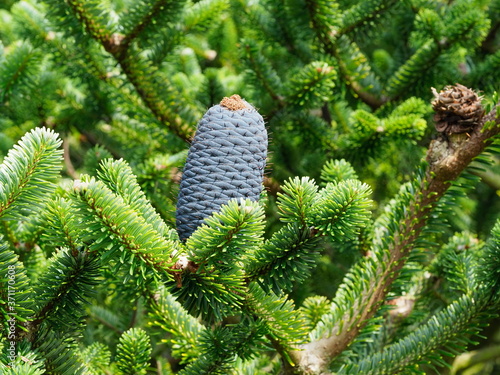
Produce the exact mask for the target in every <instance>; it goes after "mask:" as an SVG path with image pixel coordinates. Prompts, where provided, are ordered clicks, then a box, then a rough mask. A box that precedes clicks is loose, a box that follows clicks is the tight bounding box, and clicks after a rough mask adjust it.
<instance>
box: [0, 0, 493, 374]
mask: <svg viewBox="0 0 500 375" xmlns="http://www.w3.org/2000/svg"><path fill="white" fill-rule="evenodd" d="M499 26H500V1H497V0H490V1H488V0H477V1H472V0H467V1H465V0H458V1H440V0H404V1H380V0H379V1H377V0H368V1H343V0H338V1H333V0H259V1H246V0H200V1H187V0H172V1H166V0H85V1H84V0H44V1H40V0H21V1H16V0H8V1H3V2H2V3H0V155H1V158H2V160H3V164H2V167H1V169H0V188H1V190H0V193H1V195H0V198H1V200H2V202H1V206H0V209H1V218H2V221H1V222H0V232H1V234H2V236H3V240H2V242H3V247H2V249H1V250H0V271H1V272H0V282H1V283H2V285H4V286H5V288H6V287H7V283H8V279H7V278H4V279H2V277H3V276H4V274H7V272H8V270H9V269H10V268H9V266H11V267H15V269H16V275H17V276H16V283H17V284H16V288H17V289H16V290H17V292H16V293H17V294H16V298H17V300H16V303H17V305H16V312H17V314H18V315H17V316H16V319H17V322H18V323H19V325H18V327H17V328H16V345H17V347H18V350H19V353H21V354H22V356H21V355H20V356H19V357H18V362H17V365H16V366H18V368H17V369H12V368H9V367H8V363H9V360H8V359H7V357H6V356H5V357H2V358H0V366H2V367H0V372H1V373H2V374H3V373H5V374H14V373H16V374H42V373H49V374H60V373H67V374H73V373H85V374H87V373H88V374H146V373H158V374H170V373H183V374H191V373H197V374H200V373H211V374H212V373H213V374H216V373H217V374H219V373H220V374H229V373H238V374H260V373H279V372H280V371H284V372H285V373H289V374H291V373H298V374H305V373H307V372H306V371H305V370H304V369H303V368H301V367H300V366H298V362H297V361H299V360H298V358H299V357H300V354H293V353H294V351H295V352H300V351H298V350H296V349H297V348H301V349H303V350H307V348H309V347H308V346H307V344H308V343H311V342H314V340H317V339H319V338H322V337H326V336H329V335H330V334H331V332H340V333H341V332H344V331H346V330H347V331H349V330H350V328H345V327H343V324H344V319H345V320H346V322H351V323H352V324H353V326H356V324H358V323H359V327H360V329H359V331H356V335H354V336H356V337H355V338H353V339H351V340H350V341H349V342H348V344H346V346H345V347H344V348H343V350H342V351H341V353H337V355H335V356H332V357H331V358H328V363H327V364H326V365H325V366H324V367H322V368H321V370H318V371H317V372H311V373H321V372H319V371H330V372H331V373H337V372H338V373H350V374H358V373H359V374H361V373H363V374H369V373H373V374H379V373H380V374H396V373H436V371H437V373H443V374H445V373H450V374H465V373H467V374H495V373H498V372H499V371H500V364H499V361H500V354H499V353H500V349H499V348H500V342H499V338H498V337H499V332H500V331H499V329H498V321H497V320H496V314H497V311H498V301H497V299H498V296H497V295H496V294H497V291H498V289H496V288H497V287H498V275H499V270H500V262H499V252H498V247H499V245H498V240H499V237H498V236H499V233H500V232H499V228H500V227H499V224H498V222H497V220H498V212H499V209H500V202H499V199H498V192H499V191H500V177H499V176H500V175H499V171H500V167H499V159H498V156H496V148H495V147H496V146H497V143H498V140H497V139H496V138H495V134H496V133H495V134H493V133H492V134H493V135H492V136H491V137H490V141H491V142H490V143H491V144H490V146H492V147H493V148H491V149H489V150H488V152H487V153H485V154H483V155H482V156H481V158H482V159H475V160H474V161H473V162H472V163H471V165H470V168H469V169H468V170H467V171H466V172H465V174H463V175H462V176H461V177H460V178H459V179H458V180H457V181H456V182H455V183H454V185H453V186H452V188H450V190H449V192H448V193H446V195H444V197H443V198H442V199H441V201H440V202H438V203H434V202H433V203H432V204H431V203H429V207H431V206H432V213H429V212H428V211H426V210H427V208H425V207H424V208H422V210H421V211H419V210H420V209H419V208H415V206H412V204H411V203H412V202H414V201H413V199H419V198H415V197H419V195H418V194H419V192H421V190H419V187H420V186H424V185H425V183H426V182H427V179H428V178H429V176H428V175H426V172H425V171H427V169H426V168H427V166H426V165H425V163H422V160H423V159H424V158H425V156H426V152H427V149H428V148H429V145H430V142H431V140H433V139H435V138H437V137H438V135H437V133H436V131H435V130H434V126H433V111H432V108H431V105H430V102H431V100H432V98H433V95H432V92H431V88H432V87H434V88H436V89H437V90H438V91H439V90H441V89H442V88H443V87H444V86H446V85H450V84H454V83H457V82H460V83H461V84H463V85H466V86H467V87H470V88H473V89H475V90H477V91H479V92H480V94H481V95H482V96H483V97H484V99H483V103H484V105H485V107H486V109H487V111H486V112H487V113H489V112H490V111H491V110H493V109H494V108H495V105H496V104H497V102H498V97H497V95H496V93H495V90H498V86H499V82H500V35H499V30H500V27H499ZM235 93H237V94H239V95H241V96H242V97H243V98H245V99H246V100H247V101H248V102H250V103H252V104H253V105H255V107H256V108H257V109H258V110H259V112H260V113H261V114H262V116H263V117H264V119H265V120H266V124H267V128H268V132H269V135H270V145H269V161H268V170H267V172H266V178H265V186H266V190H265V193H264V194H263V199H262V200H261V203H260V204H257V203H254V202H247V203H246V206H244V209H242V208H241V207H240V206H238V205H237V204H234V205H231V204H230V205H228V206H226V207H225V208H224V209H223V210H222V212H221V213H220V215H219V216H215V217H214V218H212V219H211V221H210V220H209V221H207V226H206V227H203V228H202V229H200V230H199V231H197V232H196V233H195V234H194V235H193V236H192V237H191V238H190V239H189V240H188V242H187V243H186V244H181V243H180V242H179V241H178V237H177V234H176V232H175V204H176V197H177V194H178V189H179V187H178V186H179V180H180V174H181V171H182V166H183V164H184V161H185V158H186V155H187V149H188V146H189V140H190V138H191V137H192V135H193V134H194V131H195V129H196V124H197V121H198V120H199V119H200V118H201V116H202V115H203V113H204V112H205V111H206V110H207V109H208V108H209V107H210V106H212V105H214V104H217V103H219V102H220V100H221V99H222V98H223V97H224V96H230V95H232V94H235ZM495 119H496V117H494V119H493V120H492V121H493V125H492V126H493V127H495V126H496V127H498V126H499V125H498V121H497V120H495ZM495 121H497V122H495ZM25 134H26V135H25ZM23 136H24V137H25V138H23V140H22V141H21V143H19V145H20V146H15V145H16V144H18V142H19V141H20V139H21V138H22V137H23ZM424 190H425V189H424ZM419 202H420V201H419ZM412 209H413V210H414V211H411V210H412ZM408 210H409V211H408ZM408 212H410V213H409V215H410V216H411V215H413V216H411V217H413V218H414V219H415V220H416V221H417V222H419V223H422V227H420V226H417V227H418V229H416V230H418V236H417V237H418V238H416V239H415V238H413V237H411V236H410V234H408V233H410V232H408V233H407V235H408V238H410V237H411V239H412V240H411V241H412V243H411V246H409V248H410V247H411V249H409V248H408V250H407V253H405V254H404V256H403V257H402V259H401V260H400V261H401V264H403V263H404V266H402V267H401V268H398V267H397V266H394V267H395V268H397V270H395V271H394V272H395V274H392V273H390V272H389V271H391V270H392V268H391V267H393V265H391V261H392V258H390V257H389V256H387V254H386V252H387V251H389V250H388V249H391V246H393V245H392V243H393V242H394V243H396V242H397V234H398V233H399V232H398V230H400V228H399V227H397V224H398V223H407V221H406V220H407V219H406V218H407V216H405V215H407V214H408ZM398 215H399V216H398ZM332 217H334V218H333V219H332ZM235 223H236V224H235ZM410 227H411V226H410V225H409V228H410ZM220 228H222V229H220ZM412 228H413V227H411V228H410V229H412ZM422 228H423V229H422ZM412 230H413V229H412ZM218 231H219V232H218ZM231 231H236V232H237V233H238V236H234V238H233V237H231V240H227V238H228V233H233V232H231ZM420 231H422V233H420ZM405 233H406V232H405ZM395 238H396V239H395ZM226 240H227V242H224V241H226ZM391 241H392V242H391ZM394 246H395V245H394ZM242 249H244V250H242ZM405 251H406V250H405ZM181 255H182V256H184V255H185V256H187V258H188V259H189V260H191V261H193V262H194V263H196V265H197V266H200V268H199V269H197V271H195V272H192V273H190V274H186V275H183V276H182V288H178V287H177V284H178V280H177V279H176V278H175V277H174V276H173V275H174V274H175V272H176V271H172V270H173V269H174V265H175V264H176V262H177V261H178V260H179V257H180V256H181ZM240 260H241V262H240ZM377 267H378V268H377ZM204 269H205V270H210V272H208V273H206V274H203V273H202V270H204ZM379 271H380V272H379ZM386 271H387V274H388V275H389V274H390V275H391V276H390V277H389V276H388V277H387V278H386V279H384V281H383V282H382V281H381V280H380V279H378V277H379V276H380V274H382V273H383V274H385V272H386ZM391 272H392V271H391ZM389 279H390V282H388V283H389V284H388V286H387V290H385V289H384V295H382V296H378V298H379V299H380V301H379V302H380V303H379V304H378V305H377V304H374V305H373V306H372V305H368V302H366V300H365V299H360V300H356V296H358V294H359V295H362V294H363V293H364V291H366V290H370V288H372V287H373V285H374V284H377V283H378V282H380V285H382V284H383V283H384V282H386V281H387V280H389ZM5 290H7V289H5ZM355 301H358V302H359V303H356V302H355ZM360 301H362V302H360ZM365 303H366V304H367V305H366V306H365V305H364V304H365ZM399 304H402V305H399ZM0 305H1V306H2V310H1V311H2V313H3V316H4V317H5V318H6V319H7V318H8V314H7V312H8V308H7V307H8V305H7V295H6V292H4V293H3V294H1V296H0ZM390 305H396V306H397V307H398V308H397V309H392V310H391V309H390V308H389V306H390ZM365 307H366V310H367V311H368V310H370V309H372V310H373V312H374V313H373V314H372V315H370V316H364V315H363V314H361V313H360V314H359V319H360V320H359V321H358V320H356V319H358V318H356V316H357V313H358V312H359V311H358V309H360V310H363V308H365ZM349 309H350V310H349ZM372 310H370V311H372ZM363 311H364V310H363ZM375 311H376V313H375ZM347 316H349V319H347V318H346V317H347ZM350 319H352V320H350ZM6 321H7V320H6ZM339 322H341V323H339ZM457 322H459V323H457ZM23 323H26V324H23ZM346 324H347V323H346ZM486 324H491V326H490V328H488V329H487V330H483V329H482V328H483V327H484V326H485V325H486ZM335 329H337V331H335ZM440 330H443V332H441V331H440ZM8 332H9V326H8V323H5V324H4V330H3V331H2V341H0V347H3V348H4V349H6V348H7V347H8V345H9V341H8V340H7V339H6V337H7V336H6V335H5V334H4V333H8ZM328 332H329V333H330V334H328ZM479 332H481V333H482V335H484V336H482V337H481V338H478V336H477V334H478V333H479ZM340 333H339V336H341V335H340ZM325 335H326V336H325ZM476 340H477V341H476ZM419 342H423V343H424V344H422V346H419V344H418V343H419ZM301 345H302V346H301ZM225 348H230V349H225ZM469 350H474V352H471V353H472V354H475V355H476V357H474V356H472V357H471V358H472V359H469V358H467V359H464V358H465V357H457V359H456V360H455V362H453V359H454V358H455V357H456V356H457V354H460V353H463V352H466V351H469ZM4 352H5V350H4ZM448 355H449V357H450V359H448V358H447V356H448ZM467 361H469V362H467ZM299 362H300V361H299ZM446 365H449V368H447V367H446ZM442 366H444V367H442ZM435 368H438V370H435ZM15 371H17V372H15ZM465 371H468V372H465ZM325 373H327V372H325Z"/></svg>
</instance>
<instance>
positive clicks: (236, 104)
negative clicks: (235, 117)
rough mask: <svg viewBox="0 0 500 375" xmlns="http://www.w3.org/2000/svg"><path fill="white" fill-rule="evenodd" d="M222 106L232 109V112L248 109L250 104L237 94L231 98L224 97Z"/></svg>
mask: <svg viewBox="0 0 500 375" xmlns="http://www.w3.org/2000/svg"><path fill="white" fill-rule="evenodd" d="M220 105H221V106H223V107H226V108H227V109H230V110H231V111H238V110H240V109H245V108H248V104H247V103H246V102H245V101H244V100H243V99H241V96H239V95H237V94H234V95H231V96H230V97H229V98H228V97H227V96H226V97H224V98H223V99H222V100H221V102H220Z"/></svg>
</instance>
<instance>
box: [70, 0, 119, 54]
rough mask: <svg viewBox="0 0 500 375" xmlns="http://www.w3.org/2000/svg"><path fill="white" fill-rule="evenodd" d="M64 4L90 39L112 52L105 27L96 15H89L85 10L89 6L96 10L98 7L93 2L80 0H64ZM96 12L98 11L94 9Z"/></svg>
mask: <svg viewBox="0 0 500 375" xmlns="http://www.w3.org/2000/svg"><path fill="white" fill-rule="evenodd" d="M66 2H67V4H68V6H69V7H70V8H71V10H72V11H73V13H74V14H75V16H76V17H77V18H78V20H79V21H80V22H81V23H82V24H83V27H84V28H85V30H86V31H87V32H88V33H89V34H90V35H91V37H92V38H94V39H95V40H97V41H98V42H99V43H100V44H102V45H103V46H104V48H105V49H106V50H107V51H109V50H112V48H113V40H112V38H111V34H110V33H109V32H108V30H106V26H105V25H104V24H102V23H101V22H102V20H100V19H99V17H98V16H97V15H94V14H91V12H90V11H89V9H87V7H89V6H90V7H94V8H97V7H98V5H97V4H95V3H94V2H85V1H81V0H66ZM96 11H97V12H98V11H99V10H98V9H96Z"/></svg>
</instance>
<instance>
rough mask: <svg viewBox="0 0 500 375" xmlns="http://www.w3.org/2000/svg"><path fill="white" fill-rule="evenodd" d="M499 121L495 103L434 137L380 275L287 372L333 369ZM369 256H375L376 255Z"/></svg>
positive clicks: (496, 131)
mask: <svg viewBox="0 0 500 375" xmlns="http://www.w3.org/2000/svg"><path fill="white" fill-rule="evenodd" d="M490 122H493V123H490ZM486 124H487V126H485V125H486ZM499 125H500V119H499V118H497V116H496V108H495V109H494V110H493V111H491V112H490V113H489V114H488V115H487V116H484V117H483V118H482V119H481V120H479V122H478V123H477V125H476V126H475V129H474V130H473V131H472V132H471V133H470V134H458V135H453V136H452V137H449V138H448V139H445V138H444V137H443V138H441V139H438V140H435V141H433V142H432V143H431V145H430V146H429V150H428V153H427V162H428V167H427V170H426V173H425V176H424V178H423V179H422V182H421V184H420V186H419V188H418V189H417V191H416V193H415V194H414V196H413V200H412V202H411V203H410V204H409V205H408V206H407V207H406V209H405V210H404V212H405V214H404V217H403V219H402V220H401V221H400V222H399V225H398V228H397V229H396V231H395V233H393V234H392V235H393V240H392V242H390V243H389V246H388V248H387V249H383V250H387V251H386V252H384V254H385V256H384V257H383V261H382V262H380V261H377V262H375V263H373V264H374V265H375V267H376V270H375V271H374V274H375V275H376V276H375V277H374V278H373V280H372V281H371V282H370V283H369V285H368V286H367V287H366V288H362V290H360V291H356V290H354V291H352V292H353V294H354V295H352V300H353V302H352V304H351V306H348V307H347V306H341V307H339V308H340V309H342V310H341V311H345V313H344V315H343V316H342V318H341V319H340V320H341V321H339V322H337V323H336V325H335V326H334V327H333V329H332V330H331V331H329V332H328V333H327V334H326V335H323V337H322V338H320V339H318V340H316V341H313V342H311V343H308V344H305V345H302V346H301V347H300V348H298V349H299V350H297V351H293V352H291V353H290V354H291V357H292V359H293V361H294V363H296V364H297V366H295V367H294V368H292V369H290V370H288V371H285V373H287V374H327V373H328V364H329V363H330V362H331V360H332V359H333V358H335V357H336V356H338V355H339V354H340V353H342V352H343V351H344V350H345V349H346V348H347V347H348V346H349V345H350V344H351V342H352V341H353V340H354V338H355V337H357V335H358V334H359V332H360V331H361V330H362V329H363V327H364V326H365V325H366V323H367V322H368V320H369V319H370V318H372V317H373V316H374V314H375V313H376V311H377V310H378V308H379V307H380V305H381V304H382V303H383V301H384V300H385V298H386V297H387V294H388V292H389V290H390V287H391V285H392V283H393V282H394V280H396V278H397V277H398V276H399V273H400V271H401V269H402V268H403V266H404V264H405V261H406V259H407V257H408V255H409V253H410V251H411V250H412V248H413V246H414V245H415V241H416V240H417V239H418V237H419V236H420V234H421V232H422V229H423V228H424V227H425V225H426V224H427V221H428V218H429V214H430V213H431V212H432V210H433V209H434V207H435V205H436V203H437V202H438V201H439V199H440V198H441V197H442V196H443V195H444V193H445V192H446V191H447V189H448V188H449V187H450V186H451V182H452V181H453V180H455V179H456V178H457V177H458V176H459V175H460V174H461V173H462V172H463V170H464V169H465V168H466V167H467V166H468V165H469V164H470V163H471V162H472V160H473V158H474V157H476V156H478V155H479V154H480V153H481V152H483V151H484V149H485V148H486V147H487V146H488V145H489V144H491V142H492V141H493V137H494V136H496V135H498V134H499V133H500V126H499ZM365 261H367V262H369V261H370V259H366V260H365ZM356 294H357V295H356ZM349 307H350V309H349Z"/></svg>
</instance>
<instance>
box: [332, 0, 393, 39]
mask: <svg viewBox="0 0 500 375" xmlns="http://www.w3.org/2000/svg"><path fill="white" fill-rule="evenodd" d="M395 3H397V1H395V0H388V1H387V0H369V1H361V2H359V3H357V4H355V5H353V6H352V7H351V8H349V9H347V10H346V11H345V12H344V14H343V15H342V23H341V25H340V27H339V28H338V29H337V30H335V31H334V33H335V36H336V37H339V36H340V35H343V34H347V33H349V32H351V31H354V30H356V29H357V28H358V27H360V26H362V25H366V24H368V23H369V22H372V21H373V20H376V19H377V18H379V17H380V15H381V14H383V13H384V12H386V11H387V10H388V9H389V8H390V7H391V6H393V5H394V4H395Z"/></svg>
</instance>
